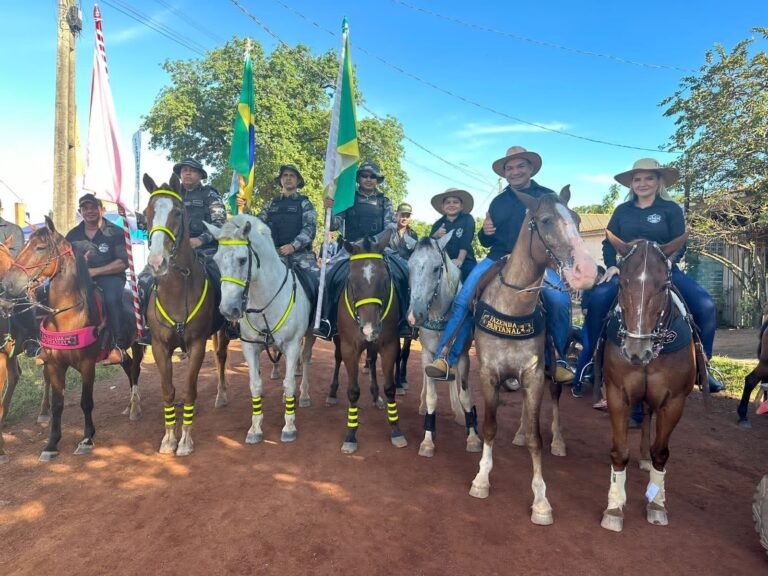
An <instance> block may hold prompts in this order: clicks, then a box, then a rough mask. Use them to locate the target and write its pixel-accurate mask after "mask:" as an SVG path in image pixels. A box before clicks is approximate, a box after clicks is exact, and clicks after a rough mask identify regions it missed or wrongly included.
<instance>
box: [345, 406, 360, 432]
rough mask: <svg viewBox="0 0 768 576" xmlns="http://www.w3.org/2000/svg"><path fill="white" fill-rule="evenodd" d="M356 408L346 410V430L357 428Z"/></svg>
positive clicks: (351, 407)
mask: <svg viewBox="0 0 768 576" xmlns="http://www.w3.org/2000/svg"><path fill="white" fill-rule="evenodd" d="M357 425H358V422H357V406H350V407H349V408H348V409H347V428H357Z"/></svg>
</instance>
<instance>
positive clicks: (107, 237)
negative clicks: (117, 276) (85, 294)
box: [66, 219, 128, 274]
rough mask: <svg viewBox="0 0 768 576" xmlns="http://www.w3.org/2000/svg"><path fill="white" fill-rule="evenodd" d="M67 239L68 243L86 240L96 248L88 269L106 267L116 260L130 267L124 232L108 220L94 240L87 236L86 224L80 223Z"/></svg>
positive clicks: (104, 220)
mask: <svg viewBox="0 0 768 576" xmlns="http://www.w3.org/2000/svg"><path fill="white" fill-rule="evenodd" d="M66 239H67V242H77V241H82V240H85V241H86V242H91V243H92V244H94V245H95V246H96V250H94V251H93V253H92V254H91V255H90V256H89V257H88V268H98V267H100V266H106V265H107V264H109V263H110V262H114V261H115V260H122V261H123V262H124V263H125V265H126V266H128V252H127V251H126V249H125V236H124V234H123V230H122V228H119V227H118V226H115V225H114V224H112V222H110V221H108V220H106V219H102V221H101V227H100V228H99V229H98V230H97V231H96V234H94V235H93V238H88V236H86V234H85V222H80V224H78V225H77V226H75V227H74V228H72V230H70V231H69V232H68V233H67V236H66ZM121 274H122V272H121Z"/></svg>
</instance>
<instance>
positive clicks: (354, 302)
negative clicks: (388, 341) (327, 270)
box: [344, 230, 395, 342]
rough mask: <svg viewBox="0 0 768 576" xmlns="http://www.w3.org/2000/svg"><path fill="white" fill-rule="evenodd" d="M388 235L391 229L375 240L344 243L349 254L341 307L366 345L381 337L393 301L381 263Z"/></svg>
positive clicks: (390, 281) (392, 287) (383, 264)
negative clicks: (346, 312) (347, 272)
mask: <svg viewBox="0 0 768 576" xmlns="http://www.w3.org/2000/svg"><path fill="white" fill-rule="evenodd" d="M391 235H392V230H387V231H385V232H384V233H383V234H381V236H380V237H379V238H378V240H376V239H374V238H363V239H362V240H359V241H358V242H354V243H352V242H349V241H346V240H345V241H344V247H345V248H346V250H347V252H349V254H350V258H349V275H348V276H347V284H346V286H345V288H344V303H345V304H344V305H345V307H346V309H347V311H348V312H349V314H350V316H352V318H354V319H355V321H356V322H357V325H358V327H359V328H360V332H361V333H362V335H363V337H364V338H365V340H366V341H368V342H375V341H376V339H377V338H378V337H379V335H380V334H381V331H382V325H383V322H384V320H385V319H386V318H387V317H388V316H389V314H390V312H391V306H392V304H393V303H394V301H395V292H394V284H393V283H392V279H391V278H390V276H389V270H388V269H387V264H386V262H385V261H384V249H385V248H386V247H387V246H388V245H389V241H390V238H391Z"/></svg>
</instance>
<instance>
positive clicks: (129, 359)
mask: <svg viewBox="0 0 768 576" xmlns="http://www.w3.org/2000/svg"><path fill="white" fill-rule="evenodd" d="M143 358H144V346H140V345H139V344H132V345H131V355H130V356H129V355H128V354H125V359H124V360H123V362H122V363H121V364H120V365H121V366H122V368H123V372H125V375H126V376H128V387H129V388H130V396H129V398H128V407H127V408H126V409H125V410H123V415H124V416H128V419H129V420H131V421H135V420H138V419H139V418H140V417H141V395H140V394H139V374H141V360H142V359H143Z"/></svg>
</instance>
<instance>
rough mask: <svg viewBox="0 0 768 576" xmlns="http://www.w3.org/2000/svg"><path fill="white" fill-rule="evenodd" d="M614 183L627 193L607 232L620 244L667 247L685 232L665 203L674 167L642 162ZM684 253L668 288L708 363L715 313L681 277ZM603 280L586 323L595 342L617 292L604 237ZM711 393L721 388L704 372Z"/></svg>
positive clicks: (679, 214) (611, 251)
mask: <svg viewBox="0 0 768 576" xmlns="http://www.w3.org/2000/svg"><path fill="white" fill-rule="evenodd" d="M614 178H615V179H616V181H617V182H618V183H619V184H621V185H623V186H626V187H627V188H629V194H628V195H627V200H626V202H624V203H623V204H619V205H618V206H617V207H616V209H615V210H614V211H613V214H612V215H611V219H610V220H609V221H608V230H610V231H611V232H612V233H613V234H615V235H616V236H617V237H618V238H620V239H621V240H623V241H624V242H631V241H632V240H638V239H641V238H642V239H644V240H651V241H653V242H657V243H659V244H666V243H667V242H670V241H671V240H674V239H675V238H677V237H678V236H681V235H682V234H683V233H684V232H685V215H684V214H683V210H682V208H680V205H679V204H677V203H676V202H674V201H673V200H672V199H670V197H669V195H668V194H667V187H669V186H672V185H673V184H674V183H675V182H677V181H678V180H679V178H680V173H679V172H678V171H677V169H675V168H670V167H665V166H661V165H660V164H659V163H658V162H657V161H656V160H654V159H653V158H642V159H640V160H638V161H637V162H635V164H634V165H633V166H632V169H631V170H627V171H626V172H622V173H621V174H617V175H616V176H615V177H614ZM684 252H685V248H683V249H682V250H681V251H680V252H679V253H677V254H674V255H672V257H671V258H670V261H671V262H672V284H674V285H675V287H676V288H677V289H678V290H679V292H680V293H681V294H682V296H683V299H684V300H685V303H686V304H687V305H688V308H689V309H690V311H691V314H692V315H693V319H694V322H695V323H696V325H697V326H698V327H699V331H700V332H701V344H702V347H703V348H704V353H705V354H706V355H707V359H710V358H712V346H713V344H714V340H715V327H716V323H717V312H716V309H715V303H714V301H713V300H712V297H711V296H710V295H709V293H708V292H707V291H706V290H705V289H704V288H702V287H701V286H699V284H697V283H696V281H695V280H694V279H693V278H691V277H690V276H688V275H686V274H685V273H684V272H683V271H682V270H680V268H678V266H677V263H678V262H679V261H680V259H681V258H682V256H683V253H684ZM603 261H604V262H605V266H606V268H607V270H606V272H605V275H604V276H603V277H602V279H601V280H600V282H599V283H598V284H596V285H595V287H594V288H593V289H592V292H591V293H590V300H589V313H588V314H587V318H586V322H587V324H588V328H589V330H588V331H589V334H590V335H591V336H592V337H594V338H597V335H599V334H600V332H601V331H602V326H603V322H604V320H605V317H606V315H607V314H608V311H609V309H610V307H611V305H612V304H613V302H614V300H615V299H616V295H617V293H618V290H619V288H618V286H619V283H618V280H619V279H618V276H619V268H618V267H617V266H616V249H615V248H614V247H613V245H612V244H611V243H610V242H609V241H608V239H607V238H606V239H605V240H603ZM709 390H710V392H721V391H723V390H725V386H723V384H721V383H720V382H718V381H717V380H716V379H715V378H714V377H713V376H712V373H711V372H710V373H709Z"/></svg>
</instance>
